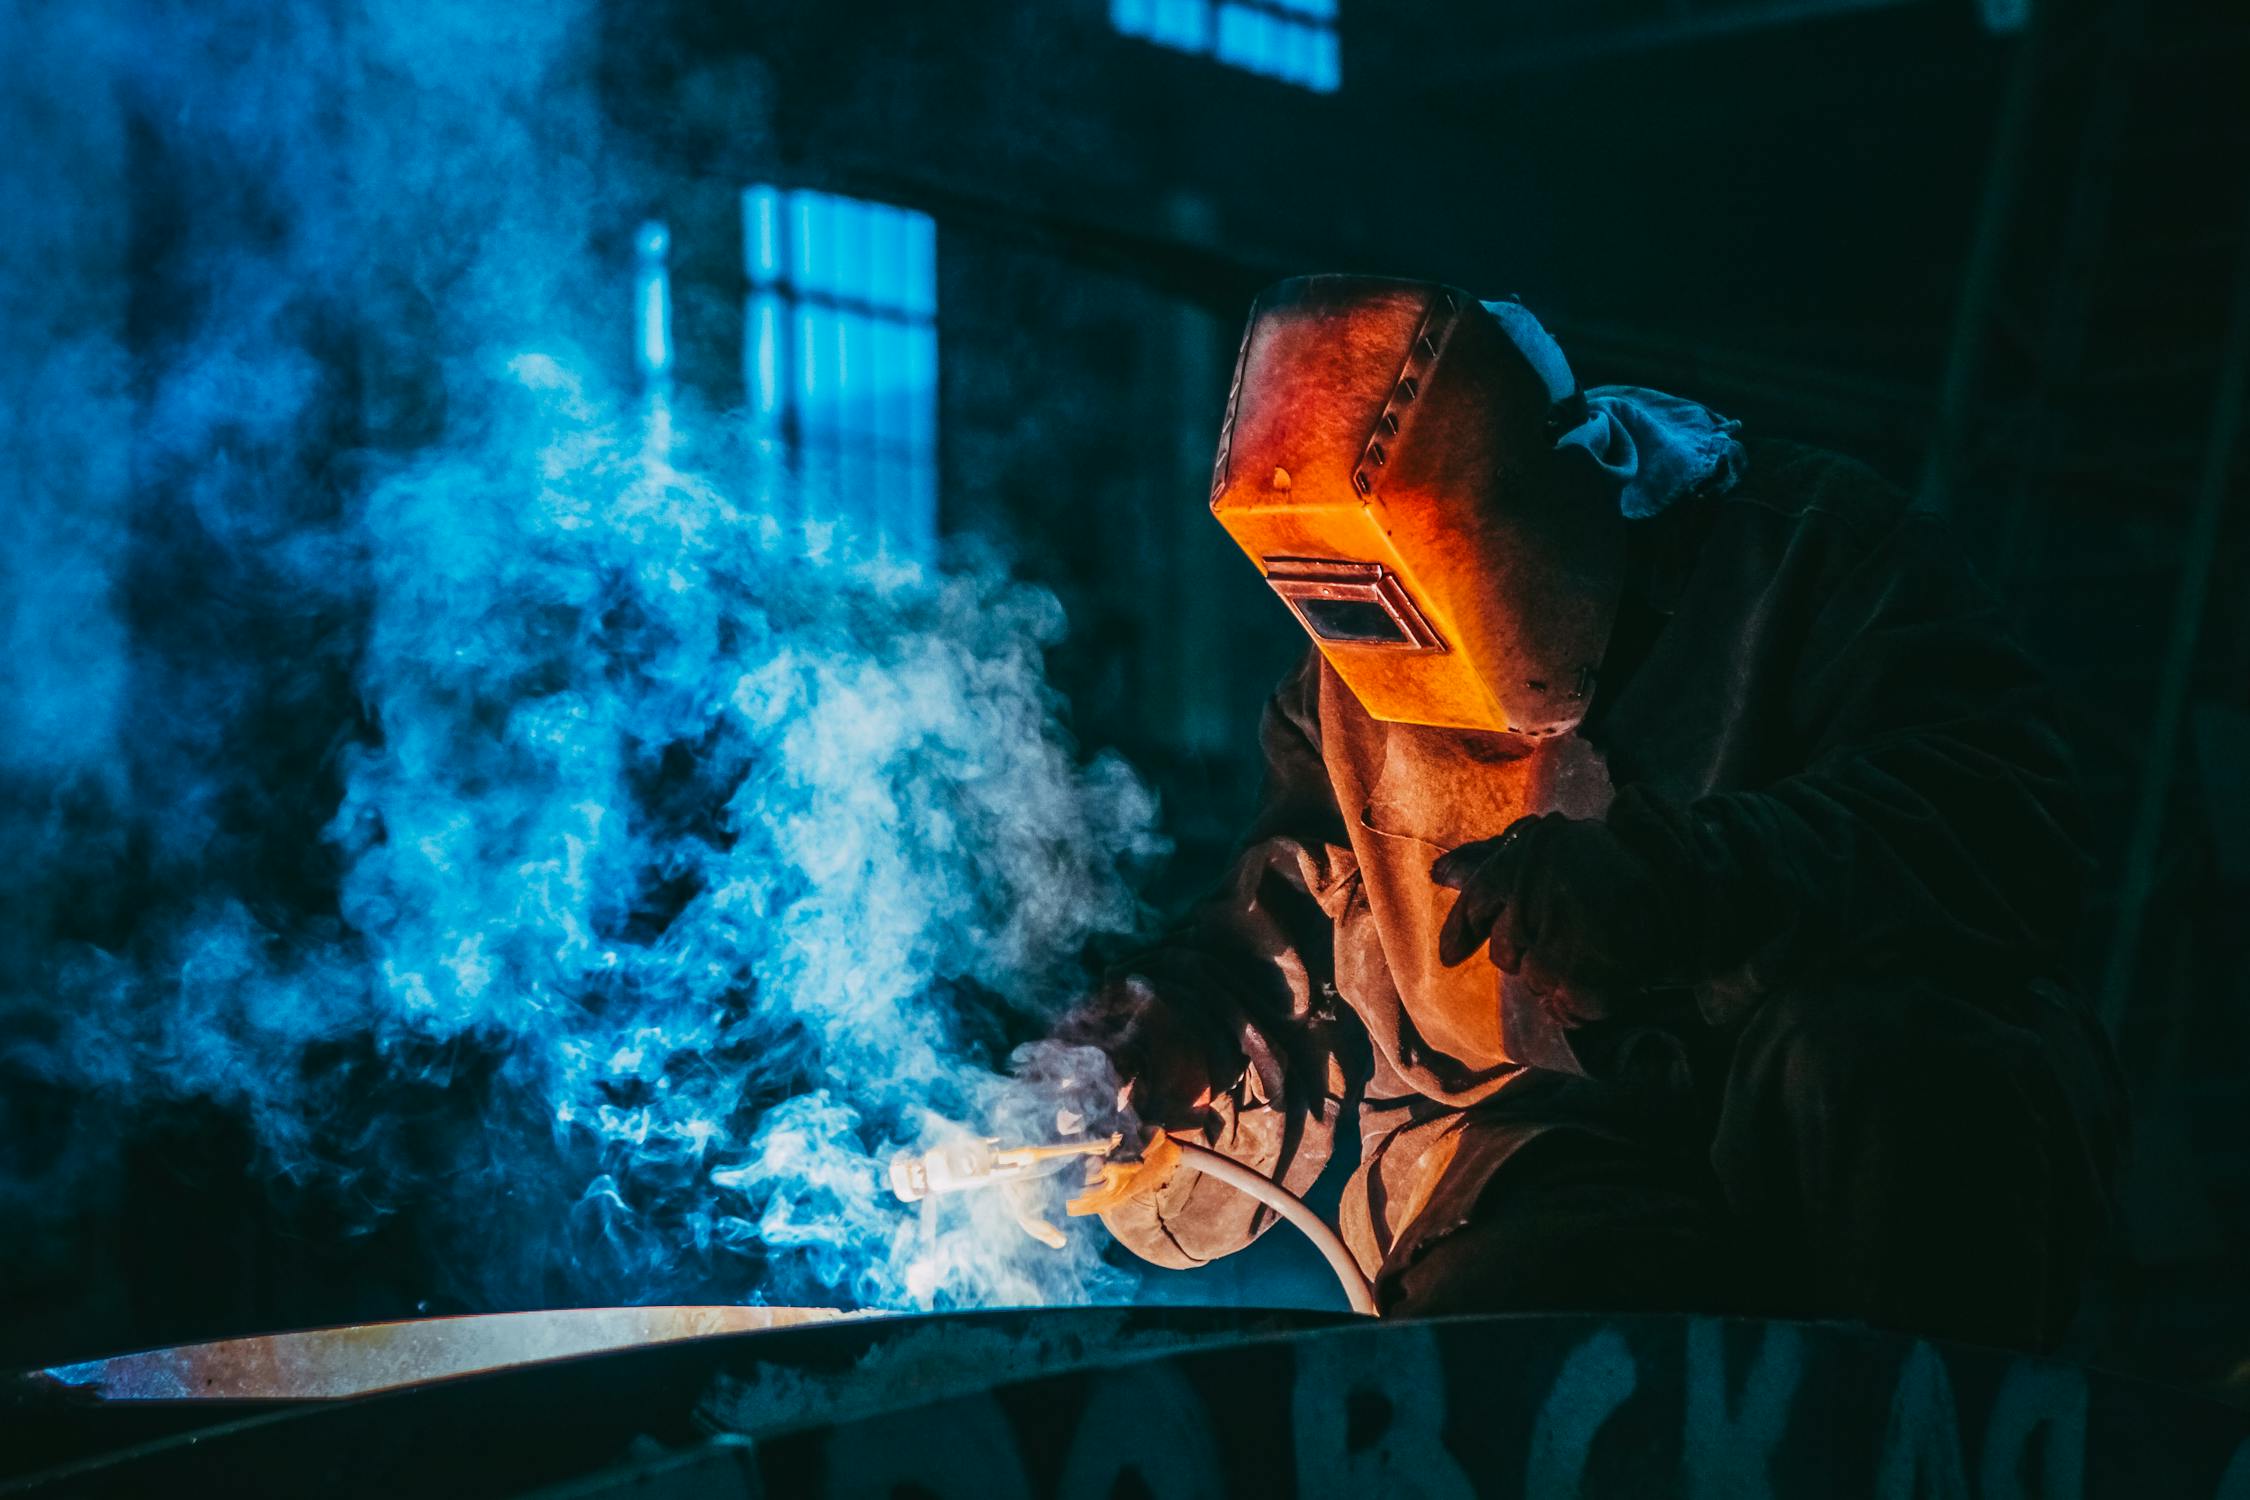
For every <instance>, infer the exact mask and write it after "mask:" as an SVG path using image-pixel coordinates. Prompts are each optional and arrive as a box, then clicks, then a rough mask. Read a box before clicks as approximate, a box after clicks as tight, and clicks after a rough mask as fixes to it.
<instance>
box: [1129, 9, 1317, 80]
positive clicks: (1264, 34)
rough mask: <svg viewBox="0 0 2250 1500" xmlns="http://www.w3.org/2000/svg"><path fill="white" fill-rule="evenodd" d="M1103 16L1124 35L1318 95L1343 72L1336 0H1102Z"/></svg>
mask: <svg viewBox="0 0 2250 1500" xmlns="http://www.w3.org/2000/svg"><path fill="white" fill-rule="evenodd" d="M1109 20H1110V24H1111V25H1112V26H1114V27H1116V28H1117V30H1118V31H1119V32H1120V33H1122V34H1123V35H1125V36H1133V37H1139V38H1141V39H1142V40H1143V41H1149V42H1155V43H1156V44H1157V45H1159V46H1162V47H1171V48H1175V49H1176V50H1178V51H1181V52H1198V53H1203V54H1206V55H1208V56H1211V57H1215V58H1217V59H1218V60H1219V61H1220V62H1223V63H1228V64H1231V65H1233V66H1234V67H1237V68H1244V69H1247V70H1249V71H1250V72H1252V73H1263V74H1265V75H1266V76H1267V77H1268V78H1279V79H1281V80H1282V81H1283V82H1285V83H1294V84H1300V85H1302V86H1303V87H1305V88H1308V89H1315V90H1318V91H1319V92H1321V93H1324V94H1332V93H1334V92H1335V91H1336V85H1337V84H1338V83H1339V82H1340V81H1341V80H1342V76H1343V69H1342V64H1341V60H1340V56H1339V53H1338V50H1337V42H1336V0H1109Z"/></svg>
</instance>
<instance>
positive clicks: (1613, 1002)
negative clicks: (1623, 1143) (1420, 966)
mask: <svg viewBox="0 0 2250 1500" xmlns="http://www.w3.org/2000/svg"><path fill="white" fill-rule="evenodd" d="M1685 849H1686V834H1685V828H1684V818H1683V816H1682V815H1681V814H1680V812H1679V810H1678V809H1676V808H1673V807H1671V806H1670V805H1669V804H1666V803H1664V802H1663V801H1662V800H1661V799H1657V798H1654V797H1652V796H1649V795H1647V794H1645V793H1643V794H1640V795H1635V794H1634V793H1632V792H1628V793H1626V794H1624V795H1621V796H1620V797H1619V799H1618V803H1617V805H1616V806H1615V807H1613V808H1612V810H1611V812H1610V816H1609V817H1608V818H1606V819H1600V820H1595V819H1586V818H1570V817H1565V816H1563V815H1562V814H1561V813H1547V814H1544V815H1541V816H1537V817H1529V818H1519V819H1518V820H1517V821H1516V822H1515V823H1513V824H1511V825H1510V826H1509V827H1508V829H1507V831H1506V832H1504V833H1502V834H1501V835H1500V836H1499V837H1498V838H1490V839H1481V840H1479V841H1478V842H1476V843H1473V844H1464V845H1462V846H1461V847H1460V848H1458V849H1455V850H1453V851H1452V852H1451V853H1449V854H1446V855H1444V856H1442V857H1441V858H1439V860H1438V861H1437V862H1436V863H1435V864H1434V865H1432V866H1431V867H1430V878H1431V879H1432V880H1435V881H1436V882H1437V883H1438V884H1439V885H1443V886H1448V887H1451V888H1452V889H1454V890H1457V891H1459V892H1460V893H1461V897H1460V899H1459V900H1458V901H1456V902H1455V903H1454V906H1453V910H1452V912H1451V913H1450V914H1449V915H1448V916H1447V917H1446V919H1445V925H1444V926H1443V927H1442V928H1441V929H1440V930H1439V932H1438V958H1439V959H1440V960H1441V961H1442V962H1444V963H1446V964H1449V965H1450V964H1458V963H1461V962H1462V961H1464V960H1465V959H1467V958H1468V957H1469V956H1470V955H1471V954H1473V953H1475V952H1476V950H1477V949H1478V948H1479V947H1485V946H1489V948H1490V950H1491V954H1492V962H1493V963H1494V964H1495V965H1496V966H1497V967H1498V968H1499V969H1500V970H1501V971H1502V972H1503V973H1507V974H1513V975H1518V976H1520V977H1521V978H1522V979H1523V980H1524V982H1525V983H1526V984H1527V985H1529V986H1530V987H1531V989H1532V992H1533V993H1534V994H1536V995H1537V996H1539V998H1540V1000H1541V1003H1542V1004H1543V1005H1544V1006H1545V1007H1546V1009H1547V1010H1548V1012H1549V1013H1550V1014H1551V1015H1553V1016H1554V1017H1555V1019H1556V1020H1557V1021H1559V1022H1561V1023H1562V1024H1564V1025H1566V1026H1574V1025H1579V1024H1582V1023H1584V1022H1587V1021H1593V1020H1600V1019H1603V1018H1605V1017H1608V1016H1612V1015H1615V1014H1617V1013H1618V1011H1619V1010H1620V1009H1621V1008H1623V1007H1627V1006H1629V1005H1630V1003H1631V1001H1632V1000H1633V998H1634V997H1635V996H1636V995H1638V994H1639V993H1641V992H1642V991H1644V990H1647V989H1649V988H1652V987H1654V986H1658V985H1663V984H1669V983H1680V982H1684V981H1685V980H1686V979H1687V978H1688V975H1687V972H1686V971H1687V970H1688V968H1689V966H1690V956H1691V950H1692V948H1693V942H1692V938H1693V924H1694V921H1695V918H1694V914H1693V909H1694V906H1695V904H1696V891H1695V886H1696V877H1695V874H1694V871H1693V869H1692V868H1691V867H1690V861H1689V860H1688V859H1687V858H1686V855H1685Z"/></svg>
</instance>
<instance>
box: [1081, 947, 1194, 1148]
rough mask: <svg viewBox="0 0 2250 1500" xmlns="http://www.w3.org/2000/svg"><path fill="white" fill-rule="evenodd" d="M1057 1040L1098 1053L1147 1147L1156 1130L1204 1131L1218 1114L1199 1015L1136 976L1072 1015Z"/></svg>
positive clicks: (1112, 985) (1111, 985) (1108, 987)
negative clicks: (1213, 1114)
mask: <svg viewBox="0 0 2250 1500" xmlns="http://www.w3.org/2000/svg"><path fill="white" fill-rule="evenodd" d="M1055 1035H1056V1038H1057V1039H1058V1040H1060V1041H1064V1042H1069V1043H1072V1044H1074V1045H1078V1046H1086V1047H1095V1048H1099V1049H1100V1050H1101V1051H1102V1052H1103V1053H1105V1054H1106V1055H1107V1056H1108V1058H1109V1060H1110V1065H1111V1066H1112V1067H1114V1068H1115V1069H1116V1070H1117V1077H1118V1082H1119V1084H1120V1085H1121V1092H1122V1095H1123V1101H1124V1103H1125V1105H1126V1107H1128V1108H1130V1109H1131V1110H1132V1112H1133V1116H1134V1119H1135V1120H1136V1121H1137V1122H1138V1123H1139V1125H1140V1128H1141V1136H1142V1140H1143V1142H1145V1141H1146V1140H1147V1139H1148V1138H1149V1137H1150V1136H1151V1135H1152V1134H1153V1133H1154V1132H1155V1131H1158V1130H1180V1131H1188V1130H1195V1129H1200V1128H1201V1127H1202V1126H1203V1124H1204V1123H1205V1120H1206V1117H1207V1116H1208V1114H1209V1112H1210V1109H1211V1096H1212V1089H1213V1086H1214V1085H1213V1072H1212V1063H1211V1056H1210V1052H1211V1047H1210V1039H1209V1038H1207V1037H1206V1036H1205V1034H1204V1029H1203V1028H1201V1027H1199V1026H1197V1025H1196V1024H1195V1022H1194V1020H1193V1018H1192V1017H1190V1016H1187V1015H1186V1014H1184V1013H1183V1012H1182V1011H1181V1010H1180V1008H1179V1007H1178V1006H1177V1005H1175V1004H1173V1003H1172V1002H1170V1001H1167V1000H1165V999H1164V998H1163V997H1162V996H1160V995H1159V994H1158V993H1157V992H1156V991H1155V989H1154V988H1152V987H1151V986H1150V985H1148V984H1147V983H1146V982H1145V981H1143V980H1140V979H1137V978H1126V979H1120V980H1115V981H1112V982H1111V983H1109V984H1107V985H1105V986H1103V988H1102V990H1101V991H1100V993H1098V994H1096V995H1094V996H1093V997H1092V998H1091V999H1089V1000H1087V1001H1085V1002H1084V1003H1082V1004H1080V1005H1079V1006H1077V1007H1076V1008H1075V1009H1073V1010H1072V1011H1071V1012H1070V1013H1069V1014H1068V1015H1066V1016H1065V1017H1064V1018H1063V1020H1062V1022H1061V1024H1060V1025H1059V1026H1057V1027H1056V1029H1055Z"/></svg>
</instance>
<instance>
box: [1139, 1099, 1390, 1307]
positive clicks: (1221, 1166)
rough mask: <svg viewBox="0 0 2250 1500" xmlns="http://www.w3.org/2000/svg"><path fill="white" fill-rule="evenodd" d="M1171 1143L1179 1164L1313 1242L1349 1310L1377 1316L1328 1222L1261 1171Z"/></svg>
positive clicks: (1340, 1239)
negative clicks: (1260, 1206) (1283, 1221)
mask: <svg viewBox="0 0 2250 1500" xmlns="http://www.w3.org/2000/svg"><path fill="white" fill-rule="evenodd" d="M1171 1141H1172V1144H1173V1145H1175V1146H1177V1147H1179V1148H1180V1164H1181V1165H1182V1166H1184V1167H1188V1168H1190V1169H1192V1170H1194V1171H1197V1172H1201V1173H1202V1174H1203V1175H1204V1176H1206V1177H1216V1178H1218V1179H1219V1181H1221V1182H1223V1183H1225V1184H1226V1185H1227V1186H1228V1187H1231V1188H1239V1189H1240V1190H1241V1191H1243V1192H1245V1193H1248V1194H1249V1195H1250V1196H1251V1197H1253V1198H1255V1199H1257V1200H1258V1201H1259V1202H1260V1203H1263V1204H1264V1205H1265V1206H1266V1207H1268V1208H1270V1209H1272V1210H1273V1211H1274V1212H1275V1213H1277V1214H1279V1215H1281V1216H1282V1217H1283V1218H1284V1219H1287V1220H1288V1221H1289V1222H1290V1223H1292V1224H1294V1225H1296V1226H1297V1228H1298V1229H1299V1230H1300V1231H1302V1232H1303V1234H1304V1236H1305V1238H1306V1239H1308V1240H1311V1241H1312V1242H1313V1246H1314V1248H1315V1249H1317V1250H1319V1251H1320V1253H1321V1254H1322V1255H1323V1256H1324V1257H1326V1258H1327V1261H1328V1268H1329V1269H1330V1270H1332V1271H1334V1272H1335V1273H1336V1279H1337V1280H1338V1281H1340V1282H1342V1283H1343V1286H1344V1297H1345V1299H1346V1300H1347V1301H1349V1302H1350V1303H1351V1305H1352V1311H1353V1312H1356V1313H1365V1314H1367V1316H1369V1317H1371V1318H1372V1317H1374V1316H1376V1312H1375V1289H1374V1288H1373V1287H1371V1286H1369V1285H1368V1284H1367V1278H1366V1277H1365V1276H1363V1275H1361V1274H1360V1269H1359V1262H1358V1261H1356V1260H1354V1259H1352V1253H1351V1251H1349V1250H1347V1249H1345V1248H1344V1241H1343V1237H1342V1236H1341V1235H1339V1234H1337V1233H1336V1231H1335V1230H1333V1229H1331V1228H1329V1227H1328V1221H1327V1220H1325V1219H1323V1218H1322V1217H1321V1216H1320V1215H1319V1214H1316V1213H1314V1212H1313V1211H1312V1210H1311V1209H1309V1208H1307V1207H1306V1206H1305V1200H1304V1199H1302V1198H1300V1197H1298V1196H1297V1195H1296V1194H1295V1193H1292V1192H1290V1191H1289V1189H1287V1188H1285V1187H1283V1186H1282V1185H1281V1184H1280V1183H1278V1182H1276V1181H1274V1180H1273V1179H1272V1178H1271V1177H1268V1176H1266V1175H1265V1173H1263V1172H1259V1171H1255V1170H1253V1169H1252V1168H1249V1167H1246V1166H1244V1165H1243V1164H1242V1163H1241V1162H1238V1161H1236V1160H1235V1159H1234V1158H1233V1157H1231V1156H1226V1155H1222V1154H1221V1153H1219V1152H1217V1151H1213V1150H1212V1149H1211V1148H1210V1147H1208V1146H1198V1145H1196V1144H1195V1143H1194V1142H1192V1141H1183V1140H1181V1139H1180V1138H1179V1137H1178V1136H1173V1137H1171Z"/></svg>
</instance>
